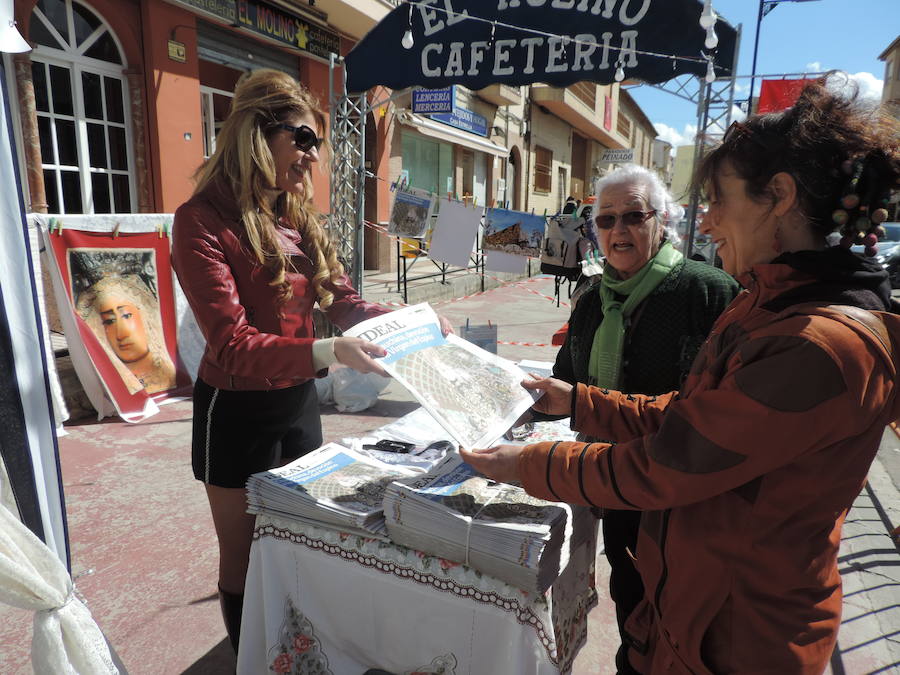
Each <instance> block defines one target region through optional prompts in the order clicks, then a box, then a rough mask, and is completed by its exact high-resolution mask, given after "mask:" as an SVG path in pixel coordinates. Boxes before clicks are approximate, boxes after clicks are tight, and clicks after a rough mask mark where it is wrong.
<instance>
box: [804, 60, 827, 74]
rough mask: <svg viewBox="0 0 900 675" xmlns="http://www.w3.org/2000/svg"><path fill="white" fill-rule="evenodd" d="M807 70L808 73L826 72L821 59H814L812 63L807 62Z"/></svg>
mask: <svg viewBox="0 0 900 675" xmlns="http://www.w3.org/2000/svg"><path fill="white" fill-rule="evenodd" d="M806 72H807V73H822V72H825V71H824V69H823V68H822V62H821V61H813V62H811V63H807V64H806Z"/></svg>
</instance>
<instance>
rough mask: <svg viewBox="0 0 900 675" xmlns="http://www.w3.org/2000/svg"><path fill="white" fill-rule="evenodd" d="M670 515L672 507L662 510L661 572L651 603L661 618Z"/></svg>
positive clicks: (667, 571) (667, 574) (666, 574)
mask: <svg viewBox="0 0 900 675" xmlns="http://www.w3.org/2000/svg"><path fill="white" fill-rule="evenodd" d="M671 515H672V509H666V510H665V511H664V512H663V522H662V529H661V531H660V535H659V555H660V558H662V572H660V575H659V583H658V584H656V593H655V594H654V596H653V604H654V605H656V614H657V616H659V618H662V608H661V605H660V598H661V597H662V591H663V586H665V584H666V579H667V577H668V576H669V564H668V563H667V562H666V538H667V537H668V535H669V516H671Z"/></svg>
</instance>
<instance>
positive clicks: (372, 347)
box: [334, 337, 390, 377]
mask: <svg viewBox="0 0 900 675" xmlns="http://www.w3.org/2000/svg"><path fill="white" fill-rule="evenodd" d="M334 355H335V357H336V358H337V360H338V361H339V362H340V363H343V364H344V365H345V366H349V367H351V368H353V370H357V371H359V372H360V373H377V374H378V375H382V376H384V377H390V375H388V372H387V371H386V370H385V369H384V368H383V367H382V366H381V365H380V364H379V363H378V362H377V361H375V359H373V358H372V357H373V356H387V350H386V349H385V348H384V347H381V346H379V345H376V344H375V343H374V342H369V341H368V340H363V339H362V338H356V337H339V338H335V339H334Z"/></svg>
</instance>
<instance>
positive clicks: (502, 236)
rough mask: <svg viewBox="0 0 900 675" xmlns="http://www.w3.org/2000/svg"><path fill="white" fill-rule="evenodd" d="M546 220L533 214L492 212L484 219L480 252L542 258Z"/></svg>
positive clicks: (492, 210)
mask: <svg viewBox="0 0 900 675" xmlns="http://www.w3.org/2000/svg"><path fill="white" fill-rule="evenodd" d="M544 225H545V219H544V217H543V216H536V215H534V214H533V213H524V212H522V211H510V210H509V209H489V210H488V212H487V215H485V218H484V239H483V240H482V243H481V248H483V249H484V250H485V251H499V252H500V253H508V254H510V255H518V256H526V257H531V258H537V257H539V256H540V255H541V240H542V239H543V238H544Z"/></svg>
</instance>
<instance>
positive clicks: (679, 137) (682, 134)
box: [653, 122, 697, 150]
mask: <svg viewBox="0 0 900 675" xmlns="http://www.w3.org/2000/svg"><path fill="white" fill-rule="evenodd" d="M653 126H654V127H656V136H657V138H659V139H660V140H663V141H665V142H666V143H671V144H672V149H673V150H674V149H675V148H677V147H678V146H680V145H692V144H693V143H694V137H695V136H696V135H697V125H696V124H685V125H684V129H683V130H682V131H678V129H675V128H674V127H670V126H669V125H668V124H663V123H662V122H654V123H653Z"/></svg>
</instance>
